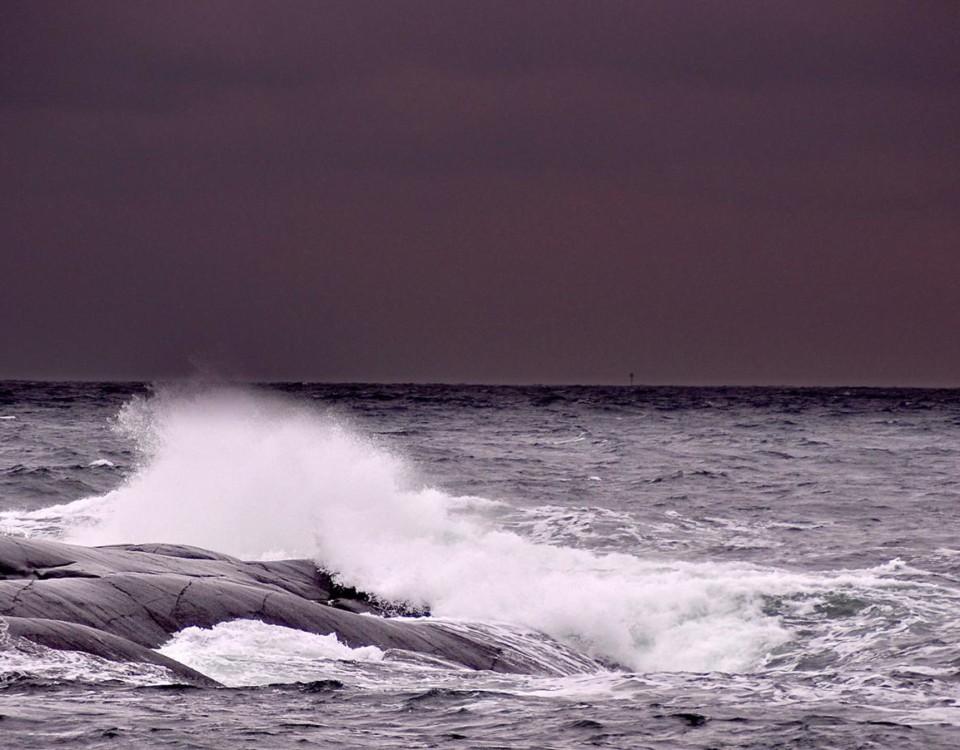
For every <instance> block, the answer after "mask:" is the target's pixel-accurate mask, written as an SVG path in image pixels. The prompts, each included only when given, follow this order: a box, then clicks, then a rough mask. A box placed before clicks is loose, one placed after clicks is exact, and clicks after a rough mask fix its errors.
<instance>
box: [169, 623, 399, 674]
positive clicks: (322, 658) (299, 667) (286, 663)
mask: <svg viewBox="0 0 960 750" xmlns="http://www.w3.org/2000/svg"><path fill="white" fill-rule="evenodd" d="M158 651H159V652H160V653H161V654H163V655H165V656H169V657H170V658H171V659H176V660H177V661H179V662H181V663H182V664H186V665H188V666H190V667H193V668H194V669H196V670H197V671H199V672H203V673H204V674H205V675H207V676H209V677H212V678H213V679H215V680H219V681H220V682H222V683H223V684H224V685H227V686H229V687H243V686H248V685H268V684H271V683H281V682H307V681H311V680H321V679H325V678H328V677H330V676H331V674H332V673H334V672H333V671H332V670H331V665H330V662H332V661H350V662H380V661H382V660H383V656H384V654H383V651H381V650H380V649H379V648H376V647H375V646H365V647H361V648H350V647H349V646H345V645H343V644H342V643H340V641H338V640H337V636H336V635H333V634H331V635H314V634H313V633H304V632H302V631H300V630H292V629H291V628H285V627H281V626H279V625H267V624H266V623H263V622H259V621H257V620H233V621H231V622H223V623H220V624H219V625H216V626H214V627H213V628H196V627H191V628H186V629H184V630H181V631H180V632H179V633H177V634H176V635H174V636H173V638H172V639H171V640H170V641H168V642H167V643H166V644H164V645H163V647H161V648H160V649H158Z"/></svg>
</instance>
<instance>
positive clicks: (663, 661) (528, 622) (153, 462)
mask: <svg viewBox="0 0 960 750" xmlns="http://www.w3.org/2000/svg"><path fill="white" fill-rule="evenodd" d="M118 428H119V429H121V430H123V431H125V432H126V433H127V434H129V435H130V436H131V437H132V438H133V439H134V440H135V441H136V443H137V445H138V447H139V449H140V451H141V454H142V462H141V465H140V468H139V469H137V470H136V471H135V472H134V473H133V474H132V475H131V476H130V477H129V478H128V479H127V480H126V481H125V482H124V484H123V485H122V486H121V487H119V488H118V489H116V490H114V491H112V492H109V493H107V494H105V495H102V496H99V497H92V498H86V499H83V500H79V501H77V502H75V503H70V504H68V505H64V506H59V507H55V508H46V509H44V510H43V511H38V512H37V514H36V518H35V519H34V521H36V522H37V524H38V527H42V525H43V524H44V523H46V524H48V525H49V520H50V519H51V518H53V517H58V516H59V517H61V518H63V519H64V520H63V523H64V524H65V530H64V533H63V535H64V538H65V540H66V541H70V542H75V543H80V544H88V545H96V544H115V543H136V542H157V541H164V542H176V543H182V544H194V545H198V546H202V547H207V548H211V549H215V550H218V551H223V552H228V553H231V554H234V555H237V556H239V557H246V558H278V557H298V556H311V557H313V558H314V559H316V560H317V562H318V564H319V565H320V566H322V567H324V568H327V569H329V570H332V571H335V572H336V573H337V575H338V576H339V578H340V580H341V581H342V582H343V583H344V584H348V585H353V586H356V587H357V588H359V589H362V590H366V591H369V592H372V593H375V594H376V595H378V596H380V597H383V598H384V599H388V600H394V601H405V602H409V603H411V604H415V605H423V606H427V607H429V608H430V610H431V612H432V613H433V615H435V616H437V617H442V618H450V619H460V620H464V621H473V622H485V623H498V622H499V623H507V624H510V625H513V626H519V627H523V628H530V629H534V630H538V631H541V632H543V633H546V634H548V635H550V636H552V637H554V638H556V639H558V640H559V641H561V642H562V643H564V644H566V645H567V646H569V647H572V648H574V649H576V650H577V651H579V652H582V653H584V654H586V655H589V656H590V657H592V658H595V659H598V660H600V661H602V662H604V663H607V664H612V665H617V666H622V667H626V668H629V669H632V670H638V671H646V672H652V671H694V672H707V671H723V672H738V671H753V670H756V669H759V668H761V667H762V666H763V665H764V663H765V661H766V660H767V659H768V658H769V656H770V654H771V652H772V651H773V650H774V649H776V648H777V647H780V646H782V645H783V644H785V643H786V642H787V641H789V640H790V638H791V634H790V632H789V631H788V629H787V628H785V627H784V625H783V624H782V623H781V621H780V619H779V618H778V617H776V616H771V615H770V614H769V613H768V612H765V609H764V606H765V597H767V596H777V595H783V594H784V593H785V592H797V591H805V590H815V589H817V588H818V587H820V586H822V585H823V582H822V581H818V579H816V578H813V577H811V576H805V575H801V574H795V573H790V572H786V571H782V570H777V569H770V568H763V567H758V566H751V565H747V564H740V563H692V562H678V561H668V560H662V559H655V558H652V557H651V558H646V557H643V556H640V555H629V554H623V553H611V554H599V553H596V552H593V551H590V550H586V549H581V548H577V547H575V546H560V545H557V544H550V543H548V542H545V541H534V540H532V539H530V538H528V537H526V536H523V535H521V534H519V533H515V532H512V531H507V530H504V529H503V528H500V527H498V526H497V525H496V523H495V522H494V521H493V520H492V519H491V517H490V516H489V515H485V514H484V512H483V511H484V508H485V507H486V505H487V504H486V503H485V502H484V501H483V500H481V499H478V498H462V497H456V496H453V495H450V494H448V493H445V492H443V491H441V490H439V489H436V488H431V487H429V486H424V485H422V484H421V483H419V482H418V480H417V477H416V475H415V472H414V471H413V470H412V468H411V467H410V466H409V465H408V464H407V463H406V462H405V461H404V460H403V459H402V458H401V457H399V456H397V455H395V454H393V453H391V452H390V451H389V450H387V449H386V448H384V447H383V446H382V445H378V444H376V443H375V442H373V441H371V440H370V439H368V438H366V437H364V436H363V435H361V434H359V433H358V431H357V430H354V429H352V428H351V427H350V426H349V425H347V424H345V423H344V422H343V421H342V420H339V419H337V418H335V417H334V416H331V415H330V414H328V413H326V412H324V411H322V410H319V409H318V408H316V407H314V406H312V405H304V404H303V403H302V402H300V403H291V402H288V401H286V400H284V399H282V398H279V397H275V396H270V395H267V394H264V393H260V392H250V391H244V390H239V389H229V388H206V389H196V388H194V389H167V390H163V389H161V390H158V391H157V392H156V394H155V395H153V396H152V397H149V398H139V397H138V398H135V399H134V400H132V401H131V402H129V403H128V404H127V405H126V406H125V407H124V408H123V410H122V411H121V413H120V415H119V416H118ZM29 516H30V514H25V515H24V517H23V518H22V520H23V522H29V518H28V517H29ZM5 520H6V522H7V523H8V525H9V523H10V519H9V518H7V519H5ZM851 576H854V574H851ZM856 576H859V578H857V580H858V581H861V579H862V578H863V576H867V577H868V578H869V574H868V573H858V574H856ZM842 582H843V581H842V578H840V579H838V578H834V579H832V580H831V581H830V585H837V584H842ZM861 582H862V581H861ZM221 627H223V628H225V627H227V626H221ZM243 627H252V626H243ZM265 627H266V626H265ZM219 632H220V634H221V635H222V634H223V632H225V631H222V630H221V631H219ZM247 635H251V634H250V633H247ZM254 635H256V634H254ZM200 637H207V636H202V634H197V633H193V634H187V635H183V636H181V641H180V642H181V643H189V642H191V641H190V639H196V638H200ZM298 637H299V636H298ZM309 637H310V638H312V639H316V638H319V636H309ZM331 637H332V636H331ZM334 640H335V639H334ZM311 643H314V641H311ZM324 643H325V645H323V644H320V642H319V641H317V642H316V643H314V645H315V646H317V647H320V646H321V645H322V648H327V647H328V646H329V647H330V648H333V647H334V646H333V643H327V642H324ZM171 648H172V647H171ZM341 648H345V647H341ZM204 671H205V670H204Z"/></svg>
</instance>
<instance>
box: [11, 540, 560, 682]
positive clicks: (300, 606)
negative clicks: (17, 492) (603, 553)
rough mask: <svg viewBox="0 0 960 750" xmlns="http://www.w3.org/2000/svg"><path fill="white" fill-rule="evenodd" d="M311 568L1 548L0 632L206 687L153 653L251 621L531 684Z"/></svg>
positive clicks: (510, 664)
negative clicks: (197, 633)
mask: <svg viewBox="0 0 960 750" xmlns="http://www.w3.org/2000/svg"><path fill="white" fill-rule="evenodd" d="M378 611H379V610H378V608H377V606H376V604H374V603H371V602H369V601H368V600H367V599H366V597H365V596H364V595H362V594H358V593H357V592H354V591H352V590H350V589H342V588H340V587H338V586H336V585H335V584H334V582H333V581H332V580H331V578H330V576H329V575H327V574H326V573H324V572H322V571H320V570H318V569H317V567H316V565H315V564H314V563H313V562H311V561H309V560H285V561H279V562H243V561H240V560H237V559H235V558H232V557H228V556H227V555H221V554H217V553H215V552H208V551H206V550H201V549H197V548H195V547H187V546H180V545H170V544H149V545H143V544H141V545H124V546H113V547H96V548H88V547H79V546H74V545H68V544H62V543H59V542H54V541H42V540H28V539H20V538H15V537H7V536H0V621H4V622H5V623H6V625H7V628H8V631H9V633H10V635H12V636H17V637H22V638H27V639H29V640H31V641H34V642H36V643H40V644H42V645H44V646H47V647H50V648H57V649H67V650H76V651H85V652H88V653H92V654H96V655H98V656H101V657H103V658H106V659H111V660H115V661H133V662H147V663H152V664H159V665H161V666H165V667H167V668H169V669H171V670H172V671H173V672H174V673H175V674H177V676H178V677H179V678H180V679H182V680H184V681H185V682H189V683H193V684H199V685H209V684H211V683H212V681H211V680H209V679H208V678H205V677H204V676H203V675H200V674H199V673H197V672H195V671H194V670H192V669H190V668H189V667H186V666H185V665H182V664H179V663H177V662H175V661H173V660H172V659H167V658H166V657H163V656H160V655H159V654H157V653H156V652H154V651H151V649H155V648H157V647H159V646H160V645H162V644H163V643H164V642H165V641H167V640H168V639H169V638H170V636H171V635H172V634H173V633H175V632H177V631H179V630H181V629H183V628H185V627H188V626H191V625H196V626H201V627H212V626H213V625H216V624H217V623H220V622H225V621H227V620H234V619H256V620H261V621H263V622H265V623H269V624H273V625H283V626H286V627H290V628H296V629H298V630H304V631H307V632H310V633H318V634H323V635H326V634H329V633H336V635H337V637H338V638H339V639H340V640H341V641H342V642H343V643H345V644H347V645H348V646H350V647H352V648H357V647H359V646H377V647H379V648H381V649H384V650H386V649H402V650H405V651H412V652H417V653H420V654H426V655H430V656H432V657H437V658H440V659H443V660H446V661H449V662H454V663H456V664H461V665H463V666H466V667H470V668H473V669H490V670H495V671H500V672H519V673H524V672H536V671H539V669H540V666H541V665H538V664H536V663H534V662H532V661H530V660H528V659H526V658H525V657H524V656H523V655H522V654H521V653H519V652H516V651H512V650H509V649H504V648H501V647H499V646H497V645H494V644H492V643H490V642H486V641H483V640H480V639H477V638H472V637H470V636H468V635H464V634H460V633H454V632H451V631H450V630H446V629H443V628H442V627H440V626H438V625H436V624H434V623H431V622H429V621H426V620H412V619H391V618H387V617H383V616H380V615H379V614H376V613H377V612H378Z"/></svg>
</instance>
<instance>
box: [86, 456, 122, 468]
mask: <svg viewBox="0 0 960 750" xmlns="http://www.w3.org/2000/svg"><path fill="white" fill-rule="evenodd" d="M87 466H89V467H90V468H97V467H100V466H116V464H115V463H114V462H113V461H111V460H110V459H109V458H98V459H97V460H96V461H91V462H90V463H89V464H87Z"/></svg>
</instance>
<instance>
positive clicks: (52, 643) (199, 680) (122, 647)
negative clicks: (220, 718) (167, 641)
mask: <svg viewBox="0 0 960 750" xmlns="http://www.w3.org/2000/svg"><path fill="white" fill-rule="evenodd" d="M0 621H2V622H3V623H4V624H5V625H6V626H7V634H8V635H10V636H14V637H18V638H26V639H27V640H30V641H33V642H34V643H39V644H40V645H41V646H47V647H48V648H55V649H61V650H63V649H66V650H70V651H84V652H86V653H88V654H94V655H95V656H99V657H102V658H104V659H108V660H110V661H125V662H141V663H146V664H156V665H158V666H161V667H165V668H166V669H168V670H170V671H171V672H172V673H173V674H174V676H175V677H176V678H177V679H178V680H179V681H180V682H183V683H185V684H188V685H196V686H197V687H220V683H219V682H217V681H216V680H212V679H210V678H209V677H207V676H206V675H204V674H201V673H200V672H197V671H196V670H195V669H191V668H190V667H188V666H186V665H184V664H181V663H180V662H178V661H175V660H174V659H169V658H167V657H166V656H163V655H161V654H158V653H157V652H156V651H151V650H150V649H148V648H145V647H144V646H140V645H137V644H136V643H133V642H132V641H128V640H127V639H126V638H120V637H119V636H116V635H111V634H109V633H105V632H104V631H102V630H96V629H94V628H88V627H86V626H85V625H77V624H76V623H72V622H64V621H63V620H46V619H42V618H35V617H2V618H0Z"/></svg>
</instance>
